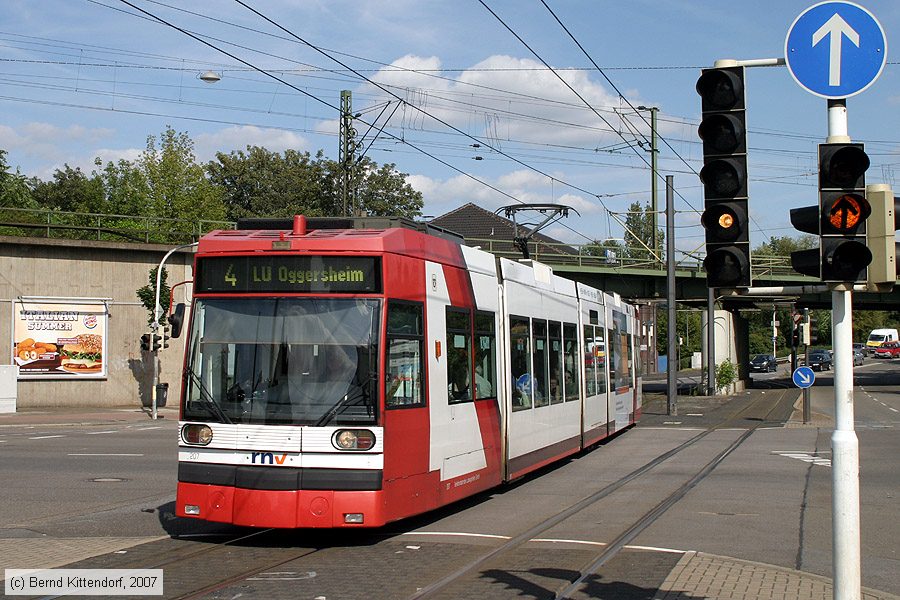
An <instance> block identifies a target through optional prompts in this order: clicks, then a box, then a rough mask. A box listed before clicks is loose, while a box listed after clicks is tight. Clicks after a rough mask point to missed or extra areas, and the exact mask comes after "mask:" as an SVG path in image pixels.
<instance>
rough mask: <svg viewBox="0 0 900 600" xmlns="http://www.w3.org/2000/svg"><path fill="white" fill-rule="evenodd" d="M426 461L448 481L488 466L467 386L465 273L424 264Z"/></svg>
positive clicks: (468, 296)
mask: <svg viewBox="0 0 900 600" xmlns="http://www.w3.org/2000/svg"><path fill="white" fill-rule="evenodd" d="M425 287H426V313H427V316H426V319H427V330H428V343H427V344H426V348H427V350H426V355H427V363H428V378H427V381H428V391H429V394H428V397H429V403H428V407H429V419H430V422H429V438H430V444H429V454H430V457H429V460H430V468H431V470H432V471H434V470H440V480H441V481H447V480H449V479H453V478H454V477H459V476H461V475H464V474H466V473H471V472H473V471H477V470H480V469H484V468H485V467H486V466H487V460H486V456H485V451H484V440H482V436H481V428H480V426H479V422H478V414H477V412H476V408H475V403H474V393H475V389H474V387H475V386H474V383H473V382H472V380H471V379H472V373H473V363H472V361H473V356H474V348H473V341H472V319H473V314H474V311H473V310H472V306H471V304H472V291H471V284H470V282H469V278H468V276H467V274H466V272H465V271H463V270H461V269H456V268H453V267H448V266H444V265H440V264H437V263H431V262H428V263H426V265H425Z"/></svg>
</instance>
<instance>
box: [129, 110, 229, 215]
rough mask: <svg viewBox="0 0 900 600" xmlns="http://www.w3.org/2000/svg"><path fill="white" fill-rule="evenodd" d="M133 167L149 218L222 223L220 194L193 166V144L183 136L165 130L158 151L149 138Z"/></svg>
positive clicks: (182, 134) (202, 170)
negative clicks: (141, 181) (142, 183)
mask: <svg viewBox="0 0 900 600" xmlns="http://www.w3.org/2000/svg"><path fill="white" fill-rule="evenodd" d="M137 167H138V168H139V169H140V170H141V172H142V173H143V174H144V176H145V177H146V180H147V186H148V198H147V199H148V201H149V206H148V209H149V214H150V215H151V216H157V217H164V218H169V219H186V220H188V221H192V222H196V221H200V220H210V221H222V220H224V219H225V206H224V204H223V202H222V195H221V190H220V189H218V188H217V187H216V186H214V185H213V184H212V183H211V182H210V181H209V180H208V179H207V178H206V173H205V170H204V168H203V166H202V165H200V164H198V163H197V160H196V158H195V156H194V142H193V140H191V138H190V137H188V135H187V133H178V132H176V131H175V130H174V129H172V128H171V127H166V130H165V132H163V134H162V136H160V139H159V146H158V147H157V140H156V138H155V137H154V136H149V137H148V138H147V148H146V149H145V150H144V152H143V153H142V154H141V156H140V157H139V158H138V160H137Z"/></svg>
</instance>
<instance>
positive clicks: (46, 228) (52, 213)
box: [0, 207, 234, 244]
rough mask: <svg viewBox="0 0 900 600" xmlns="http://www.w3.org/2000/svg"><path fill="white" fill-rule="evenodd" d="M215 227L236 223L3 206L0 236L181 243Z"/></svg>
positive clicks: (222, 227) (194, 239)
mask: <svg viewBox="0 0 900 600" xmlns="http://www.w3.org/2000/svg"><path fill="white" fill-rule="evenodd" d="M213 229H234V223H233V222H230V221H206V220H197V221H191V220H187V219H168V218H163V217H139V216H134V215H108V214H100V213H79V212H66V211H59V210H50V209H29V208H10V207H0V235H9V236H29V237H45V238H54V239H76V240H100V241H113V242H136V243H146V244H180V243H185V242H195V241H197V240H198V239H199V238H200V236H202V235H203V234H204V233H206V232H208V231H212V230H213Z"/></svg>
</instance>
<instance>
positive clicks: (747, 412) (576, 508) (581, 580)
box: [409, 390, 787, 600]
mask: <svg viewBox="0 0 900 600" xmlns="http://www.w3.org/2000/svg"><path fill="white" fill-rule="evenodd" d="M785 393H787V390H785V392H782V393H780V394H776V393H773V394H771V395H770V396H769V397H767V398H760V399H757V400H756V401H754V402H752V403H751V404H749V405H747V406H744V407H740V408H739V409H737V410H735V411H733V412H732V413H731V414H730V415H728V416H727V417H726V418H725V419H724V420H723V421H722V422H720V423H719V424H718V425H716V426H713V427H709V428H707V429H705V430H703V431H701V432H699V433H698V434H696V435H694V436H692V437H690V438H689V439H687V440H685V441H684V442H682V443H681V444H679V445H678V446H676V447H674V448H672V449H671V450H669V451H667V452H665V453H663V454H661V455H659V456H657V457H655V458H654V459H653V460H650V461H648V462H647V463H645V464H644V465H642V466H640V467H638V468H637V469H635V470H633V471H631V472H630V473H628V474H626V475H625V476H623V477H621V478H619V479H617V480H616V481H614V482H612V483H610V484H608V485H606V486H604V487H603V488H601V489H599V490H597V491H595V492H594V493H592V494H590V495H589V496H587V497H585V498H583V499H582V500H580V501H578V502H576V503H575V504H573V505H571V506H569V507H568V508H566V509H565V510H563V511H560V512H558V513H556V514H555V515H553V516H551V517H548V518H546V519H544V520H543V521H541V522H539V523H537V524H535V525H533V526H531V527H529V528H528V529H527V530H526V531H523V532H522V533H520V534H519V535H516V536H514V537H512V538H510V539H509V540H507V541H506V542H504V543H503V544H501V545H499V546H498V547H496V548H494V549H493V550H491V551H489V552H487V553H484V554H482V555H481V556H479V557H477V558H475V559H474V560H472V561H471V562H469V563H468V564H466V565H464V566H463V567H461V568H459V569H457V570H455V571H453V572H452V573H449V574H447V575H445V576H444V577H442V578H441V579H439V580H437V581H435V582H433V583H431V584H429V585H427V586H424V587H421V588H420V589H418V591H416V593H414V594H412V595H411V596H409V600H417V599H419V598H431V597H436V596H439V595H440V594H441V592H442V591H445V590H446V589H447V588H449V587H450V586H451V585H454V584H458V583H459V582H461V581H464V580H466V579H467V578H470V577H472V576H476V575H477V573H479V572H481V571H482V570H484V569H485V568H487V566H488V565H489V564H491V563H494V562H497V561H498V560H500V559H501V558H502V557H503V556H505V555H510V554H511V553H512V552H514V551H515V550H517V549H518V548H520V547H521V546H523V545H524V544H526V543H528V542H530V541H531V540H534V539H535V538H537V537H538V536H539V535H540V534H542V533H543V532H545V531H548V530H550V529H552V528H553V527H555V526H557V525H559V524H560V523H563V522H564V521H566V520H568V519H570V518H572V517H574V516H575V515H577V514H578V513H580V512H582V511H583V510H585V509H586V508H588V507H591V506H593V505H595V504H597V503H598V502H599V501H600V500H602V499H604V498H606V497H608V496H610V495H611V494H613V493H614V492H616V491H618V490H619V489H621V488H623V487H624V486H625V485H627V484H629V483H631V482H633V481H635V480H637V479H639V478H640V477H642V476H644V475H646V474H648V473H649V472H650V471H652V470H653V469H655V468H656V467H658V466H659V465H661V464H662V463H664V462H666V461H668V460H669V459H671V458H672V457H674V456H676V455H678V454H680V453H681V452H683V451H684V450H686V449H687V448H690V447H692V446H695V445H696V444H697V443H698V442H700V441H701V440H703V439H704V438H706V437H707V436H709V435H711V434H712V433H713V432H716V431H721V430H723V429H729V428H733V427H735V426H736V425H738V424H746V423H748V422H749V423H750V425H749V426H748V427H747V429H746V430H745V431H744V432H743V433H741V434H740V435H739V436H738V437H737V438H736V439H735V440H733V441H732V442H731V443H730V444H728V446H727V447H725V448H724V449H722V450H720V451H719V452H717V453H716V454H715V455H714V456H713V458H712V459H711V460H709V461H708V462H707V463H705V464H704V465H703V467H701V468H700V469H698V470H697V471H696V472H695V473H694V475H693V476H692V477H690V478H689V479H688V480H687V481H686V482H685V483H684V484H682V485H681V486H680V487H679V488H678V489H676V490H675V491H673V492H672V493H670V494H669V495H668V496H666V497H665V498H664V499H663V500H662V501H660V502H659V503H657V504H656V505H655V506H654V507H653V508H651V509H650V510H649V511H646V512H645V513H644V514H643V515H641V516H639V517H638V518H637V519H635V520H634V521H633V522H632V523H631V524H630V525H629V526H628V527H626V528H625V530H624V531H622V533H620V534H619V535H618V536H617V537H616V538H614V539H613V540H612V541H611V542H609V543H608V544H607V545H605V546H604V548H603V550H602V551H600V552H598V553H596V554H595V556H594V557H593V558H592V559H591V560H590V561H589V562H588V563H587V564H586V565H585V566H583V567H582V568H581V569H580V570H579V572H578V575H577V576H576V577H574V579H572V580H571V581H569V582H568V584H565V585H564V586H563V587H562V588H561V589H559V590H558V591H557V592H556V594H555V596H554V598H555V599H557V600H559V599H562V598H569V597H571V596H572V595H573V594H575V593H577V592H578V591H579V589H580V588H581V587H582V586H583V585H584V584H585V582H586V581H587V580H588V579H589V578H590V577H592V576H593V575H595V574H596V572H597V571H598V570H599V569H600V568H601V567H602V566H603V565H604V564H606V563H607V562H608V561H609V560H611V559H612V558H613V557H615V556H616V555H618V554H619V552H621V550H622V549H623V548H624V547H625V546H626V545H627V544H629V543H630V542H631V541H632V540H634V539H635V538H636V537H637V536H638V535H639V534H640V533H641V532H642V531H644V530H645V529H646V528H647V527H649V526H650V525H652V524H653V523H654V522H656V521H657V520H658V519H659V518H660V517H661V516H662V515H663V514H665V512H666V511H668V510H669V509H670V508H671V507H672V506H674V505H675V504H677V503H678V501H680V500H681V499H682V498H684V496H685V495H687V494H688V492H690V491H691V490H692V489H693V488H695V487H696V486H697V485H698V484H699V483H701V482H702V481H703V480H704V479H706V478H707V477H708V476H709V475H710V474H711V473H712V472H713V471H714V470H715V468H716V467H717V466H718V465H719V464H721V463H722V461H724V460H725V459H726V458H727V457H728V456H729V455H730V454H731V453H733V452H734V451H735V450H736V449H737V448H739V447H740V446H741V445H742V444H743V443H744V442H745V441H746V440H747V439H749V438H750V436H751V435H752V434H753V433H754V432H755V431H756V429H758V428H759V427H760V426H762V425H764V424H765V423H766V422H768V420H769V418H770V417H771V416H772V414H773V413H774V412H775V411H776V410H778V409H779V407H780V405H781V400H782V399H783V397H784V394H785ZM775 396H777V397H775Z"/></svg>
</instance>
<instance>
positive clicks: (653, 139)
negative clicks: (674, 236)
mask: <svg viewBox="0 0 900 600" xmlns="http://www.w3.org/2000/svg"><path fill="white" fill-rule="evenodd" d="M637 108H638V110H649V111H650V213H651V214H652V215H653V231H652V232H651V233H650V247H651V248H653V253H654V254H655V255H656V256H659V251H660V250H661V248H660V247H659V212H658V210H659V204H658V203H657V198H656V196H657V190H658V188H659V185H658V183H657V177H658V175H659V163H658V160H659V146H658V140H659V138H658V136H657V133H656V117H657V114H658V113H659V108H657V107H656V106H643V105H641V106H638V107H637Z"/></svg>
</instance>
